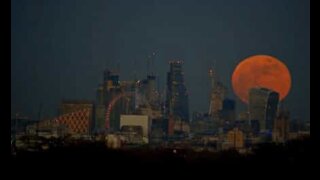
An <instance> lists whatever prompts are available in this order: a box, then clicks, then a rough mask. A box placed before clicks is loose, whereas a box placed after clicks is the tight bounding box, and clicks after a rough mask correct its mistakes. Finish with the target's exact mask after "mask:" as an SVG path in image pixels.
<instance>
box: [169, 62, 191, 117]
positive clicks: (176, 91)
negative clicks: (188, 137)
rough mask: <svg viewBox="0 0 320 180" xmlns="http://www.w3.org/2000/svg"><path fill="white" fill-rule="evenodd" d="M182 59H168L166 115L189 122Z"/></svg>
mask: <svg viewBox="0 0 320 180" xmlns="http://www.w3.org/2000/svg"><path fill="white" fill-rule="evenodd" d="M182 63H183V62H182V61H170V62H169V64H170V71H169V72H168V74H167V99H166V108H167V112H166V114H167V115H173V116H174V117H175V118H174V120H182V121H185V122H189V100H188V93H187V89H186V86H185V82H184V74H183V71H182Z"/></svg>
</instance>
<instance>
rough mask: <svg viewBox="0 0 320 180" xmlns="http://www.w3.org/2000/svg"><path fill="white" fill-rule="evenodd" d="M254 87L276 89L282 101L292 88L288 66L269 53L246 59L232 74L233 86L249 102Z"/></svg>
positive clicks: (238, 94)
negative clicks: (250, 92) (250, 91)
mask: <svg viewBox="0 0 320 180" xmlns="http://www.w3.org/2000/svg"><path fill="white" fill-rule="evenodd" d="M253 87H264V88H268V89H271V90H273V91H276V92H278V93H279V96H280V101H281V100H283V99H284V98H285V97H286V96H287V95H288V93H289V91H290V88H291V75H290V72H289V70H288V68H287V66H286V65H285V64H284V63H283V62H281V61H280V60H278V59H277V58H275V57H272V56H268V55H255V56H251V57H248V58H246V59H244V60H243V61H241V62H240V63H239V64H238V65H237V67H236V68H235V70H234V72H233V74H232V88H233V91H234V92H235V94H236V95H237V96H238V97H239V98H240V99H241V100H242V101H243V102H244V103H248V101H249V100H248V99H249V90H250V89H251V88H253Z"/></svg>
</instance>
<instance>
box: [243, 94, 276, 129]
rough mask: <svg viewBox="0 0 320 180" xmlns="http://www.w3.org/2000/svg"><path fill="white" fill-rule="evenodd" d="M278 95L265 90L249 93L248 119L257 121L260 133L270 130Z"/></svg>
mask: <svg viewBox="0 0 320 180" xmlns="http://www.w3.org/2000/svg"><path fill="white" fill-rule="evenodd" d="M278 102H279V93H277V92H275V91H272V90H270V89H266V88H252V89H250V91H249V119H250V121H254V120H258V122H259V127H260V131H265V130H272V129H273V123H274V120H275V117H276V113H277V106H278Z"/></svg>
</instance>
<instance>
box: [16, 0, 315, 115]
mask: <svg viewBox="0 0 320 180" xmlns="http://www.w3.org/2000/svg"><path fill="white" fill-rule="evenodd" d="M230 2H232V3H230ZM241 5H246V6H241ZM309 6H310V4H309V2H308V1H306V2H301V1H290V2H289V1H281V2H278V1H270V2H260V1H259V2H256V1H247V2H246V3H245V4H242V3H241V2H238V1H228V2H222V1H215V2H209V1H200V2H199V3H196V2H195V1H176V2H166V1H162V2H160V1H145V2H143V3H142V2H141V1H140V2H136V3H134V2H130V1H127V2H124V1H120V2H115V1H114V2H113V1H108V2H102V1H94V2H93V3H89V4H85V3H79V4H77V5H76V4H75V2H74V1H68V2H63V1H61V2H56V3H53V2H52V1H43V2H42V1H41V2H39V1H28V2H27V1H11V13H12V14H11V15H12V17H11V32H12V33H11V42H12V45H11V56H12V57H11V92H12V93H11V114H15V113H16V112H21V113H23V114H24V115H27V116H30V117H31V118H34V119H36V118H37V116H38V111H39V106H40V104H43V113H42V116H44V117H45V116H47V117H54V116H55V115H56V114H55V113H56V111H57V109H58V104H60V102H61V101H62V100H63V99H89V100H95V96H96V92H95V91H96V87H97V85H98V84H99V83H100V82H101V81H102V78H101V73H102V72H103V71H104V69H105V68H110V69H115V68H118V67H120V80H132V79H133V78H132V77H133V76H134V74H135V73H136V76H137V78H138V79H144V78H145V77H146V76H147V71H148V69H149V68H150V69H151V70H153V71H154V73H155V75H156V76H157V77H158V78H160V80H159V81H160V90H164V89H165V88H166V72H167V71H168V69H169V65H168V61H169V60H171V59H182V60H184V62H185V65H184V72H185V81H186V87H187V90H188V92H189V93H188V94H189V102H190V106H189V108H190V113H192V112H194V111H202V112H207V111H208V107H209V103H210V101H209V99H210V98H209V97H210V80H209V77H208V70H209V67H210V66H212V65H213V66H214V68H215V69H216V71H217V74H218V76H219V79H220V80H221V81H222V82H223V83H224V84H225V85H226V86H227V88H228V94H227V97H231V98H232V99H235V100H236V110H237V111H238V112H239V110H241V109H246V107H245V105H244V104H243V103H241V102H240V100H239V99H238V98H237V97H236V96H235V95H234V93H233V90H232V87H231V74H232V72H233V70H234V68H235V67H236V65H237V64H238V63H239V62H240V61H241V60H243V59H245V58H247V57H249V56H251V55H255V54H270V55H273V56H275V57H278V58H279V59H280V60H282V61H283V62H284V63H285V64H286V65H287V66H288V68H289V70H290V72H291V73H292V89H291V91H290V92H289V95H288V97H287V98H286V99H285V101H284V103H285V105H286V106H287V107H288V109H289V110H290V112H292V118H296V117H298V118H300V119H302V120H309V117H310V110H309V109H310V92H309V89H310V75H309V70H310V52H309V51H310V45H309V44H310V37H309V36H310V32H309V31H310V29H309V26H310V16H309V8H310V7H309ZM219 8H220V9H224V10H225V11H226V12H224V10H219ZM284 9H286V11H284V12H283V10H284ZM117 10H119V12H118V11H117ZM271 10H272V12H273V13H272V14H269V11H271ZM120 12H121V13H120ZM165 12H167V13H165ZM228 13H229V14H228ZM251 13H252V14H254V15H252V14H251ZM133 14H134V16H130V15H133ZM110 17H114V18H110ZM210 18H212V20H211V19H210ZM223 19H225V20H226V21H223ZM219 20H220V21H219ZM238 21H239V22H238ZM251 36H252V37H251ZM153 52H156V54H155V56H154V57H153V58H154V64H151V65H150V66H149V64H148V62H147V61H148V56H150V55H152V53H153ZM147 66H149V67H147ZM151 66H153V67H151ZM297 102H299V103H297ZM237 114H238V113H237Z"/></svg>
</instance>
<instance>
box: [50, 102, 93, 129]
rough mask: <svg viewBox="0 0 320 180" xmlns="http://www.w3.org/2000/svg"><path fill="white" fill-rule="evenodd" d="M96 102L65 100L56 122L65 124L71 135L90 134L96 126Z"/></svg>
mask: <svg viewBox="0 0 320 180" xmlns="http://www.w3.org/2000/svg"><path fill="white" fill-rule="evenodd" d="M93 112H94V104H93V102H91V101H78V100H72V101H63V102H62V104H61V106H60V116H59V117H57V118H55V122H56V123H58V124H60V125H65V126H66V127H67V129H68V133H69V134H71V135H89V134H91V133H92V130H93V128H94V113H93Z"/></svg>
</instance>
